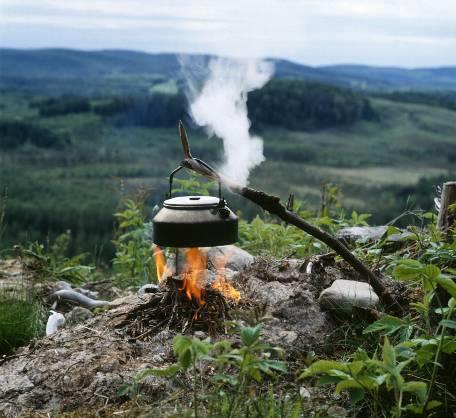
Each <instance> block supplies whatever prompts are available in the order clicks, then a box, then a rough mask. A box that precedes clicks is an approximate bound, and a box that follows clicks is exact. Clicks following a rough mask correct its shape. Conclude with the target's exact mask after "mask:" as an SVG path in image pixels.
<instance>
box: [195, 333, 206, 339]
mask: <svg viewBox="0 0 456 418" xmlns="http://www.w3.org/2000/svg"><path fill="white" fill-rule="evenodd" d="M193 335H194V336H195V337H196V338H199V339H200V340H204V339H205V338H207V334H206V333H205V332H204V331H195V332H194V333H193Z"/></svg>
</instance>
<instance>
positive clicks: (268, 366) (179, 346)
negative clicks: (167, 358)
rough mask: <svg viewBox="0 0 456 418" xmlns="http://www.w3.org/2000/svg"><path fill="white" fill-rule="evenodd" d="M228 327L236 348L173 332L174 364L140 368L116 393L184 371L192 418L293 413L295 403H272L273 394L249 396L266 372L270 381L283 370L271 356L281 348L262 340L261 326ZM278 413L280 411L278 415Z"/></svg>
mask: <svg viewBox="0 0 456 418" xmlns="http://www.w3.org/2000/svg"><path fill="white" fill-rule="evenodd" d="M231 325H233V326H234V329H235V330H236V331H237V333H238V334H239V337H240V340H241V345H240V347H238V348H235V347H233V345H232V343H231V342H230V341H229V340H220V341H218V342H215V343H212V342H211V341H210V340H209V339H206V340H200V339H199V338H196V337H193V338H191V337H188V336H184V335H177V336H176V337H175V338H174V341H173V351H174V354H175V355H176V357H177V360H178V361H177V363H175V364H173V365H171V366H169V367H168V368H165V369H145V370H143V371H141V372H140V373H139V374H137V375H136V376H135V378H134V379H133V382H132V383H130V384H125V385H123V386H122V387H121V388H120V390H119V394H120V395H123V396H125V395H127V396H137V395H138V393H139V386H140V382H141V380H142V379H144V378H145V377H146V376H149V375H154V376H159V377H170V376H174V375H175V374H176V373H178V372H185V371H188V372H189V373H190V375H191V379H192V385H193V401H192V403H193V405H192V410H193V416H194V417H197V416H199V415H200V413H203V411H206V413H207V415H208V416H214V417H215V416H217V417H229V418H231V417H236V416H244V415H245V414H247V415H248V414H249V413H255V411H259V410H268V411H270V412H271V414H270V415H268V416H283V417H296V416H298V414H299V412H300V408H301V405H300V404H299V403H297V402H280V401H277V399H275V397H274V394H273V393H272V392H267V394H266V395H265V396H262V397H259V398H258V399H255V398H252V397H251V396H250V394H251V393H252V392H253V391H255V390H256V389H255V388H256V387H257V386H258V385H259V384H260V383H262V382H263V381H264V378H265V377H266V376H267V377H268V378H269V379H272V378H274V377H275V376H276V375H277V374H278V373H285V372H286V371H287V368H286V365H285V363H284V362H283V361H280V360H277V359H274V358H272V356H273V355H274V354H276V355H277V354H281V353H282V350H281V349H280V348H278V347H273V346H270V345H267V344H264V343H262V342H261V338H260V337H261V326H260V325H257V326H255V327H242V326H241V327H239V326H238V324H235V323H232V324H231ZM205 381H206V382H205ZM279 411H282V413H281V414H280V415H279V414H278V412H279ZM259 416H262V415H259Z"/></svg>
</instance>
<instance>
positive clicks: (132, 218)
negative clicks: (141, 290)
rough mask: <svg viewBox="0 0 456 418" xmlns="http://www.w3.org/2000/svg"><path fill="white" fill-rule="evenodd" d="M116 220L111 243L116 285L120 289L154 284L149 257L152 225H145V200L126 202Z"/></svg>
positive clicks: (153, 268)
mask: <svg viewBox="0 0 456 418" xmlns="http://www.w3.org/2000/svg"><path fill="white" fill-rule="evenodd" d="M114 216H115V217H116V219H117V221H118V229H117V233H116V238H115V240H114V241H113V242H114V245H115V247H116V255H115V258H114V260H113V266H114V271H115V273H116V275H115V282H116V284H117V285H118V286H120V287H128V286H140V285H143V284H145V283H152V282H156V281H157V277H156V272H155V263H154V258H153V254H152V246H151V244H152V243H151V241H150V240H149V239H148V238H147V237H148V235H150V228H151V225H150V224H147V223H145V215H144V200H142V199H140V200H139V201H134V200H126V201H125V202H124V208H123V210H122V211H120V212H117V213H115V214H114Z"/></svg>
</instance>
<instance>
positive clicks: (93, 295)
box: [74, 287, 99, 299]
mask: <svg viewBox="0 0 456 418" xmlns="http://www.w3.org/2000/svg"><path fill="white" fill-rule="evenodd" d="M74 290H75V291H76V292H78V293H81V294H82V295H84V296H87V297H88V298H90V299H98V297H99V293H98V292H94V291H93V290H88V289H84V288H83V287H76V288H75V289H74Z"/></svg>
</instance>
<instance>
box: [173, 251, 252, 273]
mask: <svg viewBox="0 0 456 418" xmlns="http://www.w3.org/2000/svg"><path fill="white" fill-rule="evenodd" d="M200 251H201V253H202V254H203V255H204V256H205V257H206V265H207V269H209V270H211V271H215V270H219V269H221V268H225V269H226V270H232V271H234V272H238V271H240V270H242V269H243V268H245V267H247V266H249V265H250V264H252V263H253V261H254V257H253V256H252V255H251V254H249V253H248V252H247V251H244V250H242V249H241V248H238V247H236V246H235V245H221V246H218V247H201V248H200ZM185 264H186V249H185V248H179V249H178V250H177V270H178V274H180V273H182V272H183V271H184V269H185ZM166 270H168V271H170V272H171V273H172V274H173V275H175V274H176V253H170V254H169V255H168V258H167V260H166Z"/></svg>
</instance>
